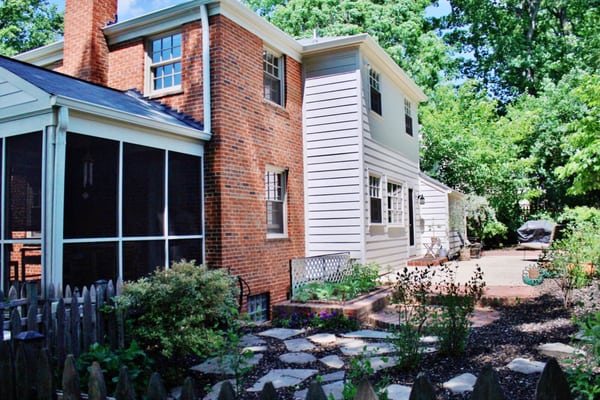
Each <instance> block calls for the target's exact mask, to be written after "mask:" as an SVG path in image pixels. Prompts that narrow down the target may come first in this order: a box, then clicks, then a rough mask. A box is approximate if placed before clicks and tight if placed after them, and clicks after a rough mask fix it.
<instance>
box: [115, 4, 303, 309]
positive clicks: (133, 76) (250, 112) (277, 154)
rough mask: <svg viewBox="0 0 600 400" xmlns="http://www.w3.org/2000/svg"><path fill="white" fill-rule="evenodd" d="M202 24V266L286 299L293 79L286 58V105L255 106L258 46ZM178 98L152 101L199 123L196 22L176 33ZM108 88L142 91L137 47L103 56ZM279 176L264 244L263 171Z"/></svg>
mask: <svg viewBox="0 0 600 400" xmlns="http://www.w3.org/2000/svg"><path fill="white" fill-rule="evenodd" d="M210 24H211V75H212V96H213V97H212V113H213V114H212V130H213V139H212V140H211V141H210V142H209V143H208V144H207V145H206V157H205V202H206V209H205V215H206V223H205V226H206V232H205V233H206V249H207V250H206V262H207V263H208V265H210V266H212V267H222V268H227V269H228V270H230V271H231V272H232V273H233V274H236V275H241V276H242V277H243V278H244V280H246V281H247V282H248V284H249V286H250V289H251V292H252V294H260V293H264V292H269V293H270V299H271V303H277V302H280V301H282V300H285V299H286V295H287V293H288V291H289V286H290V275H289V260H290V259H291V258H296V257H302V256H304V193H303V161H302V117H301V112H302V71H301V65H300V64H299V63H298V62H296V61H294V60H292V59H291V58H289V57H288V58H286V67H285V70H286V106H285V107H280V106H277V105H274V104H272V103H270V102H267V101H265V100H264V99H263V75H262V52H263V43H262V41H261V40H260V39H259V38H258V37H256V36H255V35H253V34H252V33H250V32H248V31H247V30H245V29H243V28H241V27H240V26H238V25H236V24H235V23H234V22H232V21H230V20H228V19H227V18H225V17H223V16H214V17H211V19H210ZM182 39H183V44H184V47H183V53H182V58H183V59H182V68H183V74H182V92H181V93H177V94H174V95H170V96H165V97H161V98H159V99H158V100H160V101H162V102H164V103H166V104H169V105H170V106H171V107H173V108H175V109H177V110H179V111H181V112H184V113H187V114H189V115H191V116H193V117H195V118H196V119H198V120H200V121H202V120H203V119H204V114H203V102H202V91H203V80H202V32H201V24H200V22H194V23H190V24H186V25H185V26H184V27H183V29H182ZM109 59H110V73H109V78H110V79H109V84H110V86H112V87H115V88H118V89H129V88H133V87H135V88H137V89H139V90H143V88H144V44H143V41H142V40H137V41H132V42H128V43H126V44H121V45H119V46H115V47H114V48H111V53H110V57H109ZM267 165H272V166H276V167H283V168H289V176H288V198H287V206H288V221H287V222H288V238H287V239H277V240H267V238H266V236H267V235H266V203H265V193H264V192H265V183H264V173H265V167H266V166H267Z"/></svg>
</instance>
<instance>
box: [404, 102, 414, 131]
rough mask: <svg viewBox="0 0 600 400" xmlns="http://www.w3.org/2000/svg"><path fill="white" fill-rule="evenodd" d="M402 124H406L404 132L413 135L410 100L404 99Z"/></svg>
mask: <svg viewBox="0 0 600 400" xmlns="http://www.w3.org/2000/svg"><path fill="white" fill-rule="evenodd" d="M404 125H406V134H407V135H410V136H412V135H413V118H412V105H411V104H410V101H408V100H407V99H404Z"/></svg>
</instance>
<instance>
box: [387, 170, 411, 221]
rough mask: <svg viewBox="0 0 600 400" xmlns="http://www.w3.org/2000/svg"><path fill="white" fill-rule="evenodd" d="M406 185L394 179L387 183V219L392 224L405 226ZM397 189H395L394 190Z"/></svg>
mask: <svg viewBox="0 0 600 400" xmlns="http://www.w3.org/2000/svg"><path fill="white" fill-rule="evenodd" d="M404 186H405V185H403V184H402V183H399V182H395V181H393V180H388V181H387V184H386V189H387V190H386V199H387V202H386V213H387V218H386V221H387V223H388V224H389V225H391V226H405V224H406V218H405V214H406V213H405V212H404V203H405V197H406V195H405V192H406V191H405V187H404ZM394 189H395V190H394Z"/></svg>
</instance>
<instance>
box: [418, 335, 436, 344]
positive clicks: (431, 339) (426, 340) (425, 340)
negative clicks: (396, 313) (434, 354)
mask: <svg viewBox="0 0 600 400" xmlns="http://www.w3.org/2000/svg"><path fill="white" fill-rule="evenodd" d="M438 341H439V338H438V337H437V336H421V338H420V339H419V342H420V343H422V344H435V343H437V342H438Z"/></svg>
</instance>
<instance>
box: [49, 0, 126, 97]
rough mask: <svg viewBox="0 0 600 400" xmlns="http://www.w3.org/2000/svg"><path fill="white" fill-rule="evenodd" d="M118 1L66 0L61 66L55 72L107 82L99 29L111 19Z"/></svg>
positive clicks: (103, 43) (105, 49)
mask: <svg viewBox="0 0 600 400" xmlns="http://www.w3.org/2000/svg"><path fill="white" fill-rule="evenodd" d="M116 14H117V0H66V3H65V34H64V56H63V65H62V66H61V67H60V68H59V69H58V71H60V72H63V73H66V74H69V75H72V76H75V77H78V78H81V79H85V80H88V81H91V82H94V83H99V84H103V85H106V84H107V83H108V77H107V74H108V45H107V44H106V40H105V39H104V34H103V33H102V30H101V28H102V27H103V26H105V25H106V24H108V23H109V22H111V21H114V19H115V16H116Z"/></svg>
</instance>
